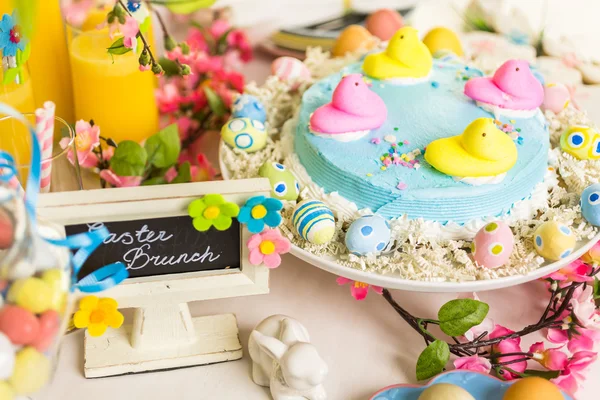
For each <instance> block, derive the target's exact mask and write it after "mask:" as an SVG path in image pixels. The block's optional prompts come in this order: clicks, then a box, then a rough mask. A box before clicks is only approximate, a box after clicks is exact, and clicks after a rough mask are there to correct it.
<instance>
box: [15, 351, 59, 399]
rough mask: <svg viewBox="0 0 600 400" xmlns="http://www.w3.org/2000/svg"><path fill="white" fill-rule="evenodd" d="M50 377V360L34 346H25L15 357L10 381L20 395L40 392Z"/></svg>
mask: <svg viewBox="0 0 600 400" xmlns="http://www.w3.org/2000/svg"><path fill="white" fill-rule="evenodd" d="M49 379H50V360H49V359H48V358H47V357H46V356H45V355H44V354H42V353H40V352H39V351H37V350H36V349H34V348H33V347H29V346H27V347H25V348H24V349H22V350H21V351H19V352H18V353H17V356H16V357H15V369H14V371H13V375H12V376H11V377H10V379H9V382H10V384H11V385H12V387H13V389H14V391H15V393H16V394H18V395H28V394H33V393H36V392H38V391H39V390H40V389H41V388H43V387H44V385H46V383H48V380H49Z"/></svg>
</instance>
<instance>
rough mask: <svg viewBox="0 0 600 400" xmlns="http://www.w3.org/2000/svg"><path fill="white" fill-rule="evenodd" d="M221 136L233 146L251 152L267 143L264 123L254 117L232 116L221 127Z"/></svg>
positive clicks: (260, 148)
mask: <svg viewBox="0 0 600 400" xmlns="http://www.w3.org/2000/svg"><path fill="white" fill-rule="evenodd" d="M221 138H222V139H223V141H224V142H225V143H227V144H228V145H229V146H231V147H233V148H237V149H240V150H243V151H245V152H246V153H253V152H255V151H258V150H262V149H263V148H264V147H265V146H266V144H267V130H266V128H265V125H264V124H263V123H262V122H260V121H258V120H255V119H250V118H233V119H231V120H229V121H228V122H227V123H226V124H225V125H223V128H222V129H221Z"/></svg>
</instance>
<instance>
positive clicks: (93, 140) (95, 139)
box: [59, 120, 100, 168]
mask: <svg viewBox="0 0 600 400" xmlns="http://www.w3.org/2000/svg"><path fill="white" fill-rule="evenodd" d="M70 141H71V138H68V137H66V138H62V139H61V140H60V142H59V144H60V147H62V148H63V149H65V148H67V146H69V142H70ZM99 144H100V127H99V126H98V125H94V126H91V125H90V123H89V122H85V121H84V120H79V121H77V123H76V124H75V149H76V151H77V160H78V161H79V165H81V166H82V167H84V168H93V167H95V166H96V165H98V157H96V155H95V154H94V149H95V148H96V147H97V146H98V145H99ZM67 158H68V159H69V161H70V162H71V164H74V163H75V157H74V154H73V148H72V147H70V146H69V152H68V153H67Z"/></svg>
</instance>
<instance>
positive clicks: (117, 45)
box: [106, 37, 131, 55]
mask: <svg viewBox="0 0 600 400" xmlns="http://www.w3.org/2000/svg"><path fill="white" fill-rule="evenodd" d="M123 40H124V38H122V37H120V38H118V39H117V40H115V41H114V43H113V44H111V45H110V47H109V48H108V49H106V50H107V51H108V53H109V54H115V55H122V54H127V53H129V52H130V51H131V49H130V48H129V47H125V45H124V44H123Z"/></svg>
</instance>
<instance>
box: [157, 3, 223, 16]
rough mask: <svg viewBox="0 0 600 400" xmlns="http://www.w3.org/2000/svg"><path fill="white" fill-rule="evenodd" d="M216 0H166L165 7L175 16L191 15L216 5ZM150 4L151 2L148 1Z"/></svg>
mask: <svg viewBox="0 0 600 400" xmlns="http://www.w3.org/2000/svg"><path fill="white" fill-rule="evenodd" d="M216 1H217V0H167V3H166V6H167V8H168V9H169V10H171V11H173V12H174V13H175V14H191V13H193V12H196V11H198V10H200V9H201V8H207V7H210V6H212V5H213V4H215V3H216ZM150 3H152V0H150Z"/></svg>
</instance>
